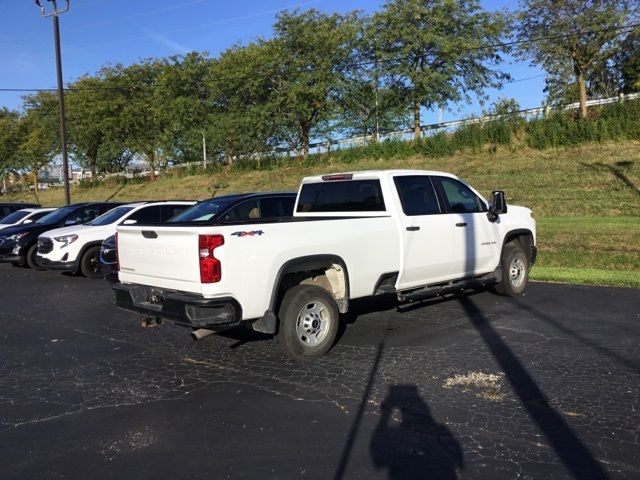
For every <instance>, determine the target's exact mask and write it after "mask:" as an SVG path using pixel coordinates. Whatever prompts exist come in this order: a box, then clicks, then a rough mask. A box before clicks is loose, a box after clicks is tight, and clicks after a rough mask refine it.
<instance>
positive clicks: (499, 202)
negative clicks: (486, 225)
mask: <svg viewBox="0 0 640 480" xmlns="http://www.w3.org/2000/svg"><path fill="white" fill-rule="evenodd" d="M502 213H507V202H506V201H505V199H504V192H503V191H502V190H499V191H496V192H492V193H491V205H490V206H489V213H488V214H487V216H488V217H489V220H491V221H492V222H493V221H495V220H496V219H497V218H498V215H500V214H502Z"/></svg>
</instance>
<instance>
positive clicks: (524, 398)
mask: <svg viewBox="0 0 640 480" xmlns="http://www.w3.org/2000/svg"><path fill="white" fill-rule="evenodd" d="M459 301H460V304H461V305H462V307H463V308H464V310H465V312H466V313H467V316H468V317H469V320H470V321H471V324H472V325H473V326H474V327H475V328H476V330H477V331H478V333H479V334H480V336H481V337H482V339H483V340H484V342H485V344H486V345H487V348H488V349H489V351H490V352H491V354H492V355H493V357H494V358H495V360H496V361H497V363H498V365H499V366H500V368H501V369H502V371H503V372H504V373H505V377H506V379H507V380H508V382H509V383H510V384H511V388H512V389H513V392H514V393H515V394H516V395H517V397H518V398H519V399H520V402H521V403H522V406H523V407H524V409H525V410H526V411H527V413H528V414H529V417H530V418H531V419H532V420H533V421H534V422H535V424H536V425H537V426H538V428H539V429H540V431H541V432H542V433H543V434H544V436H545V437H546V439H547V441H548V442H549V445H550V446H551V447H552V448H553V450H554V451H555V453H556V455H557V456H558V458H559V459H560V461H561V462H562V463H563V465H564V466H565V467H566V469H567V470H568V471H569V472H570V474H571V476H572V477H573V478H576V479H585V478H589V479H606V478H609V477H608V475H607V474H606V473H605V471H604V469H603V468H602V466H601V465H600V463H598V461H597V460H596V459H595V458H593V456H592V455H591V452H589V450H588V449H587V447H586V446H585V445H584V444H583V443H582V442H581V441H580V439H579V438H578V436H577V435H576V434H575V433H574V432H573V430H572V429H571V427H570V426H569V425H568V424H567V422H566V421H565V419H564V418H563V417H562V415H561V414H560V413H558V412H557V411H556V410H555V409H554V408H553V407H552V406H551V405H550V404H549V399H548V398H547V397H546V396H545V394H544V392H543V391H542V390H541V389H540V387H539V386H538V385H537V384H536V382H535V380H534V379H533V377H532V376H531V375H530V374H529V372H528V371H527V370H526V368H525V367H524V365H523V364H522V362H520V360H519V359H518V357H517V356H516V355H515V354H514V353H513V352H512V351H511V349H510V348H509V346H508V345H507V344H506V343H505V342H504V341H503V340H502V338H501V337H500V335H498V333H497V332H496V331H495V330H494V328H493V327H492V326H491V323H490V322H489V320H488V319H487V317H485V316H484V314H483V313H482V312H481V311H480V309H479V308H478V307H477V306H476V305H475V304H474V303H473V301H472V300H471V299H469V298H467V297H460V299H459Z"/></svg>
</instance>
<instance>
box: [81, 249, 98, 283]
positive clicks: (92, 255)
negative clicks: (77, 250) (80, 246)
mask: <svg viewBox="0 0 640 480" xmlns="http://www.w3.org/2000/svg"><path fill="white" fill-rule="evenodd" d="M80 273H82V275H84V276H85V277H87V278H93V279H97V278H102V270H101V269H100V247H99V246H95V247H91V248H89V249H88V250H87V251H86V252H85V254H84V255H83V256H82V260H80Z"/></svg>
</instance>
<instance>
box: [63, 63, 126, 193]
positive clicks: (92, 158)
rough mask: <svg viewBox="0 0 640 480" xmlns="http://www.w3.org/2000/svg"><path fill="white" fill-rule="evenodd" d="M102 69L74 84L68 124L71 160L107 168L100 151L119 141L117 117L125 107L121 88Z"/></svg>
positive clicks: (93, 174)
mask: <svg viewBox="0 0 640 480" xmlns="http://www.w3.org/2000/svg"><path fill="white" fill-rule="evenodd" d="M109 83H110V82H109V81H108V80H107V79H105V78H104V76H103V74H102V72H99V73H98V74H97V75H96V76H88V75H87V76H84V77H82V78H80V79H79V80H77V81H76V82H74V83H73V85H72V86H71V88H70V91H69V93H68V94H67V105H68V108H67V112H68V113H67V125H68V131H69V142H70V150H71V151H72V152H73V155H74V160H75V161H76V162H78V163H79V164H80V165H82V166H83V167H85V168H89V169H90V170H91V178H92V179H94V180H95V179H96V178H97V173H98V170H101V171H107V170H110V165H109V159H108V157H105V155H104V153H103V152H101V150H103V149H105V148H107V147H106V146H107V145H109V147H108V149H109V150H111V149H112V146H113V145H114V144H117V143H118V138H119V136H120V135H121V132H120V118H121V115H122V111H123V109H124V106H125V101H124V97H123V94H122V91H121V90H120V89H118V88H112V86H111V85H110V84H109Z"/></svg>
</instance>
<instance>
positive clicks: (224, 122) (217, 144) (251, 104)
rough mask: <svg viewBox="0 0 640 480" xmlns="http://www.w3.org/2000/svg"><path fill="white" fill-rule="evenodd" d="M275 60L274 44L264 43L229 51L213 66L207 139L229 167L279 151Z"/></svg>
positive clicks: (209, 74) (237, 46)
mask: <svg viewBox="0 0 640 480" xmlns="http://www.w3.org/2000/svg"><path fill="white" fill-rule="evenodd" d="M273 57H274V44H273V43H272V42H265V41H262V42H259V43H251V44H249V45H246V46H240V45H236V46H234V47H231V48H229V49H228V50H225V51H224V52H223V53H222V54H221V55H220V57H219V58H218V59H216V60H214V61H212V62H211V64H210V69H209V73H208V76H207V81H206V82H207V83H206V84H207V87H208V89H209V99H208V101H207V110H208V117H207V137H208V139H210V145H211V146H213V147H214V148H215V149H216V151H217V152H219V153H221V154H223V155H224V157H225V159H226V162H227V163H228V164H231V163H233V161H234V159H237V158H241V157H248V156H251V155H253V154H256V153H264V152H266V151H268V150H271V149H272V148H274V147H275V144H274V143H275V141H276V140H275V133H274V132H275V131H276V130H277V127H276V123H277V121H276V113H275V111H274V108H273V107H274V105H273V104H272V103H270V101H271V99H272V96H271V95H272V94H271V92H272V90H273V85H272V78H273V76H274V75H275V67H274V66H273V62H272V58H273Z"/></svg>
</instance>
